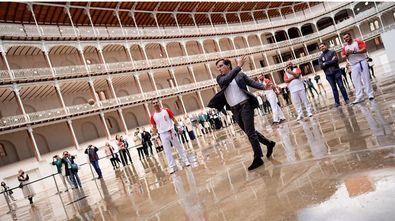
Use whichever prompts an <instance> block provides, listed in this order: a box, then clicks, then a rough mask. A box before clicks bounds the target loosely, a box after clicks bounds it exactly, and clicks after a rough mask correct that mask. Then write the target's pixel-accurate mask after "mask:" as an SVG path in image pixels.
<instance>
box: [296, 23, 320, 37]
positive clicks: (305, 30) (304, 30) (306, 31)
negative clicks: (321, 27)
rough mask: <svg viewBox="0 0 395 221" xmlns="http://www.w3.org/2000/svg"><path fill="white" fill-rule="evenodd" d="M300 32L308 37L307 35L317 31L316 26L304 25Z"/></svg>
mask: <svg viewBox="0 0 395 221" xmlns="http://www.w3.org/2000/svg"><path fill="white" fill-rule="evenodd" d="M300 31H301V32H302V35H303V36H306V35H310V34H313V33H314V32H316V31H317V30H316V29H315V25H314V24H312V23H307V24H304V25H302V27H301V28H300Z"/></svg>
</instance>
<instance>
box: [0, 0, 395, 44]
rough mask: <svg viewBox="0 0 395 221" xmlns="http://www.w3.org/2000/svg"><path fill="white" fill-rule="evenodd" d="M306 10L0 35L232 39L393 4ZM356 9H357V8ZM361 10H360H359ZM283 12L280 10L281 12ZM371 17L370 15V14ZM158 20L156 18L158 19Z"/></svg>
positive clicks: (0, 28)
mask: <svg viewBox="0 0 395 221" xmlns="http://www.w3.org/2000/svg"><path fill="white" fill-rule="evenodd" d="M323 4H324V6H322V5H317V6H314V7H312V8H311V9H310V10H308V9H305V10H303V11H299V12H298V13H296V12H295V13H291V14H287V15H281V16H278V17H274V18H270V17H267V18H266V19H264V20H255V19H254V20H253V21H249V22H242V23H236V24H234V23H230V24H221V25H214V24H211V25H210V24H209V25H201V26H197V25H196V26H183V27H179V26H177V27H161V26H157V27H129V26H124V25H122V24H119V25H118V27H104V26H94V25H93V24H92V25H90V26H78V25H74V26H70V25H69V26H66V25H41V24H40V25H35V24H7V23H1V24H0V33H1V35H2V36H3V37H4V38H5V39H26V38H27V39H40V38H43V39H57V40H59V39H81V40H84V39H119V38H123V39H165V38H178V37H198V36H209V35H229V34H232V33H247V32H255V31H258V30H260V31H269V32H276V31H277V30H279V29H284V27H288V28H291V27H295V26H296V27H299V28H301V27H302V26H303V25H304V24H308V23H313V24H314V25H316V26H317V22H319V21H320V20H321V19H323V18H325V17H328V16H330V17H331V18H332V19H333V20H335V19H337V18H339V19H342V13H343V12H344V10H351V11H352V14H353V15H355V19H356V20H361V19H360V18H361V17H364V16H365V15H364V13H365V10H372V11H376V10H378V11H381V10H383V9H385V8H388V7H390V6H391V5H392V4H393V2H381V3H369V4H370V5H369V7H367V6H366V5H365V8H364V9H360V8H362V6H363V5H362V6H359V5H360V4H361V3H357V2H356V3H354V2H330V3H327V2H325V3H323ZM356 7H357V8H356ZM357 9H358V10H357ZM280 11H281V10H280ZM367 13H369V12H367ZM155 16H156V15H155ZM288 28H287V29H288Z"/></svg>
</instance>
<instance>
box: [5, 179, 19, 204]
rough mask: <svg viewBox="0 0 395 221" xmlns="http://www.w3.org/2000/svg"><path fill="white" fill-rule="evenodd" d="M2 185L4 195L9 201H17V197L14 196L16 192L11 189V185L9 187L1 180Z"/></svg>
mask: <svg viewBox="0 0 395 221" xmlns="http://www.w3.org/2000/svg"><path fill="white" fill-rule="evenodd" d="M1 187H3V189H2V190H1V191H3V192H4V197H5V199H6V200H7V201H8V202H10V201H11V200H12V201H16V199H15V198H14V196H13V194H14V192H13V191H12V190H10V187H8V186H7V184H6V183H5V182H1Z"/></svg>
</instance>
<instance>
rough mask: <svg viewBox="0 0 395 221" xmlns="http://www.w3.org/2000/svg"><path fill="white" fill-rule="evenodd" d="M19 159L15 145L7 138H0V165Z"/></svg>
mask: <svg viewBox="0 0 395 221" xmlns="http://www.w3.org/2000/svg"><path fill="white" fill-rule="evenodd" d="M19 160H20V159H19V156H18V152H17V151H16V148H15V145H14V144H13V143H11V142H9V141H7V140H0V167H1V166H5V165H8V164H11V163H15V162H18V161H19Z"/></svg>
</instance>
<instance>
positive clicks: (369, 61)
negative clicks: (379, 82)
mask: <svg viewBox="0 0 395 221" xmlns="http://www.w3.org/2000/svg"><path fill="white" fill-rule="evenodd" d="M367 61H368V66H369V71H370V79H372V76H373V77H374V78H376V75H374V69H373V66H374V64H373V59H372V58H371V57H368V58H367Z"/></svg>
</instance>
